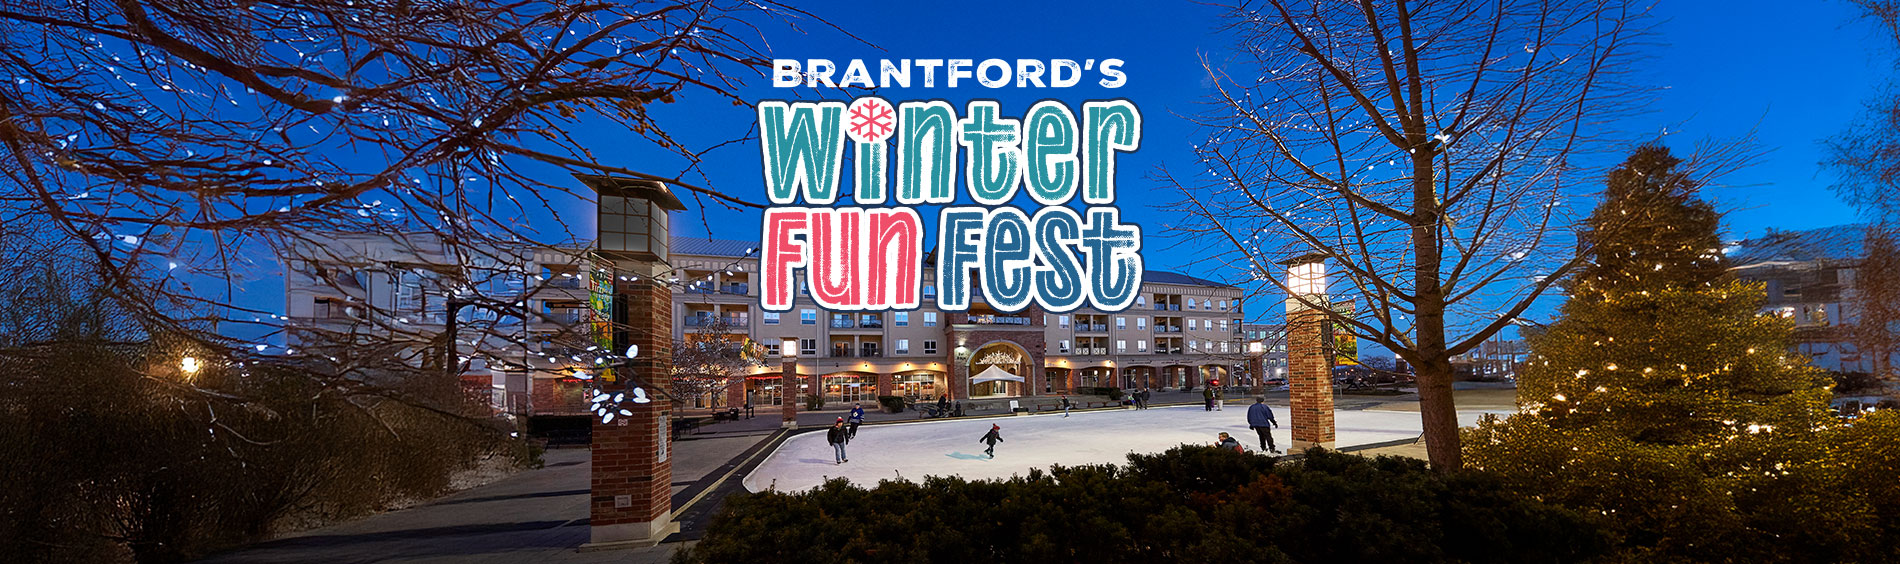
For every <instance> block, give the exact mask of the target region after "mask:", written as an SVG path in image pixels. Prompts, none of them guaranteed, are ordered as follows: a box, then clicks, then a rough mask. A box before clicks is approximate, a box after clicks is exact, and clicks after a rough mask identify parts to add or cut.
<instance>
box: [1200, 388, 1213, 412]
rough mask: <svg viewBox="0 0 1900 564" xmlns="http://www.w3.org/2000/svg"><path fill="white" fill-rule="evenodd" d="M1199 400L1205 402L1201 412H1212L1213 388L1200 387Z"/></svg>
mask: <svg viewBox="0 0 1900 564" xmlns="http://www.w3.org/2000/svg"><path fill="white" fill-rule="evenodd" d="M1201 399H1202V400H1203V401H1205V402H1206V403H1204V404H1202V406H1201V411H1213V410H1214V388H1210V387H1206V386H1203V387H1201Z"/></svg>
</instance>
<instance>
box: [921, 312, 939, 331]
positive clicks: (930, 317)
mask: <svg viewBox="0 0 1900 564" xmlns="http://www.w3.org/2000/svg"><path fill="white" fill-rule="evenodd" d="M924 326H925V327H936V326H937V312H934V311H926V312H924Z"/></svg>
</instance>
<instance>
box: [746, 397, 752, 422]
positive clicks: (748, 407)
mask: <svg viewBox="0 0 1900 564" xmlns="http://www.w3.org/2000/svg"><path fill="white" fill-rule="evenodd" d="M745 418H746V419H751V418H752V398H750V397H748V398H746V399H745Z"/></svg>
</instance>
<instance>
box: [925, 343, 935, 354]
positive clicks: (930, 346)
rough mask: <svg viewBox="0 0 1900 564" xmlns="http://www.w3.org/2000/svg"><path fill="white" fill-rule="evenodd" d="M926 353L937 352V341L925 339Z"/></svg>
mask: <svg viewBox="0 0 1900 564" xmlns="http://www.w3.org/2000/svg"><path fill="white" fill-rule="evenodd" d="M924 354H937V342H936V341H924Z"/></svg>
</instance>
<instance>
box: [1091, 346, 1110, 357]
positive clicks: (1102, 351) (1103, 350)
mask: <svg viewBox="0 0 1900 564" xmlns="http://www.w3.org/2000/svg"><path fill="white" fill-rule="evenodd" d="M1094 350H1095V354H1097V355H1104V354H1108V348H1107V347H1103V348H1098V349H1094Z"/></svg>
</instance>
